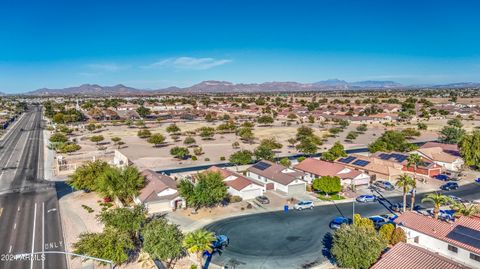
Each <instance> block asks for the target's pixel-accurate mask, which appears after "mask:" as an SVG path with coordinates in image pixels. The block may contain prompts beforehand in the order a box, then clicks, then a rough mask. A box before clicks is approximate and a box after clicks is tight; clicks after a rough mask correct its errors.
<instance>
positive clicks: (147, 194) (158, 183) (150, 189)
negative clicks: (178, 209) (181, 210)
mask: <svg viewBox="0 0 480 269" xmlns="http://www.w3.org/2000/svg"><path fill="white" fill-rule="evenodd" d="M142 175H143V176H144V177H145V187H143V189H141V190H140V194H139V195H138V198H139V199H140V201H142V202H146V201H147V200H152V197H158V196H156V195H157V194H158V193H160V192H162V191H164V190H166V189H169V188H170V189H174V190H176V189H177V183H176V182H175V180H174V179H172V178H171V177H169V176H166V175H162V174H159V173H156V172H154V171H152V170H150V169H146V170H143V171H142ZM152 195H153V196H152ZM174 196H175V197H177V196H178V193H177V194H175V195H174ZM158 198H159V199H160V198H162V199H165V197H158ZM173 198H174V197H173Z"/></svg>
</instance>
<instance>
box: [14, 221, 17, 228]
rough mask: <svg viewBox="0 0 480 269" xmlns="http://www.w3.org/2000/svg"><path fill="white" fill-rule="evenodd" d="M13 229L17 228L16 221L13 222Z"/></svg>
mask: <svg viewBox="0 0 480 269" xmlns="http://www.w3.org/2000/svg"><path fill="white" fill-rule="evenodd" d="M13 229H14V230H15V229H17V223H16V222H15V223H14V224H13Z"/></svg>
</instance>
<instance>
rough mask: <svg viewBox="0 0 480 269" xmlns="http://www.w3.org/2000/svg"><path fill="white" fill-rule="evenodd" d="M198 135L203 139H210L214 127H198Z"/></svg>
mask: <svg viewBox="0 0 480 269" xmlns="http://www.w3.org/2000/svg"><path fill="white" fill-rule="evenodd" d="M198 132H199V135H200V137H201V138H203V139H212V138H213V136H214V135H215V129H214V128H212V127H202V128H199V129H198Z"/></svg>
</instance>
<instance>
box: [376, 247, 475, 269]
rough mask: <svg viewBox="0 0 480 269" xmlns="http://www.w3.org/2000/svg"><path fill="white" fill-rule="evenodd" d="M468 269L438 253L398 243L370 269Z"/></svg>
mask: <svg viewBox="0 0 480 269" xmlns="http://www.w3.org/2000/svg"><path fill="white" fill-rule="evenodd" d="M392 268H404V269H439V268H442V269H469V268H471V267H469V266H465V265H464V264H461V263H458V262H455V261H453V260H451V259H448V258H447V257H444V256H441V255H439V254H438V253H435V252H432V251H429V250H427V249H424V248H421V247H419V246H415V245H412V244H408V243H403V242H400V243H398V244H396V245H395V246H393V247H392V248H390V249H389V250H388V251H387V252H385V253H384V254H383V255H382V256H381V257H380V259H379V260H378V261H377V262H376V263H375V264H374V265H372V267H370V269H392Z"/></svg>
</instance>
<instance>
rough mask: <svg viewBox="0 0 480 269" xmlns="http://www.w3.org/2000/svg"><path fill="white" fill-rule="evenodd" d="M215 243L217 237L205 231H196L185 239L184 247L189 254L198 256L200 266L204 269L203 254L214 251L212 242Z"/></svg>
mask: <svg viewBox="0 0 480 269" xmlns="http://www.w3.org/2000/svg"><path fill="white" fill-rule="evenodd" d="M213 241H215V235H214V234H213V233H212V232H209V231H207V230H204V229H200V230H196V231H194V232H191V233H188V234H187V235H186V236H185V238H184V239H183V246H184V247H185V248H186V249H187V251H188V253H190V254H195V255H196V256H197V260H198V264H199V266H200V267H201V268H203V263H202V257H203V252H205V251H208V252H211V251H212V242H213Z"/></svg>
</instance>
